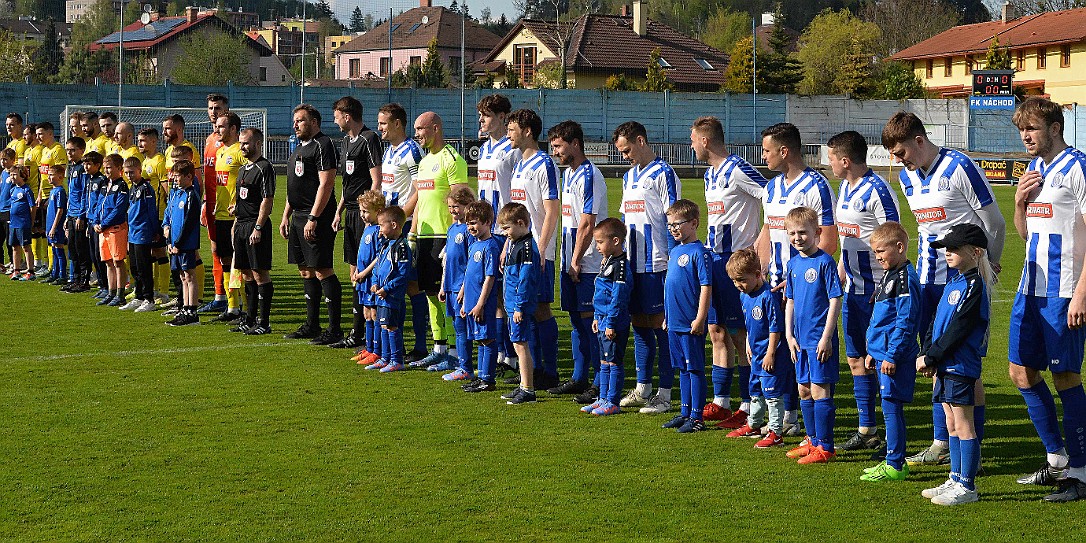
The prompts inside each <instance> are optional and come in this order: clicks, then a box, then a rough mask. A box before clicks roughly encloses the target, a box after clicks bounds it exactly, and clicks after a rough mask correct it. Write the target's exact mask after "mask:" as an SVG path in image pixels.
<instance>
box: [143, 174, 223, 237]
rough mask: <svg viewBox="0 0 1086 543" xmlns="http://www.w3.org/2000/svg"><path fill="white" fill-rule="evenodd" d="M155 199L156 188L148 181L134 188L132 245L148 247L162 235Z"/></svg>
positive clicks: (144, 180)
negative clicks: (147, 245)
mask: <svg viewBox="0 0 1086 543" xmlns="http://www.w3.org/2000/svg"><path fill="white" fill-rule="evenodd" d="M155 198H157V195H156V193H155V188H154V187H152V186H151V183H149V182H148V181H147V180H146V179H141V180H140V182H139V183H136V184H135V185H133V186H132V191H131V192H130V193H129V200H128V241H129V242H130V243H136V244H139V245H146V244H149V243H154V241H155V240H157V239H158V238H159V236H161V235H162V225H161V224H160V223H159V222H158V201H157V200H156V199H155ZM227 235H229V232H228V233H227Z"/></svg>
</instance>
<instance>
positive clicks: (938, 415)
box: [931, 403, 950, 441]
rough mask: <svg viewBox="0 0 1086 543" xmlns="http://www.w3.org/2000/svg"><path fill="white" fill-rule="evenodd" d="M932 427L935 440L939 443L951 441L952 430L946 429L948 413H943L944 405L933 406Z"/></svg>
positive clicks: (935, 404) (934, 404)
mask: <svg viewBox="0 0 1086 543" xmlns="http://www.w3.org/2000/svg"><path fill="white" fill-rule="evenodd" d="M931 425H932V427H933V429H934V430H933V434H934V436H933V437H934V438H935V439H936V440H938V441H949V440H950V430H947V427H946V413H944V412H943V404H942V403H933V404H931Z"/></svg>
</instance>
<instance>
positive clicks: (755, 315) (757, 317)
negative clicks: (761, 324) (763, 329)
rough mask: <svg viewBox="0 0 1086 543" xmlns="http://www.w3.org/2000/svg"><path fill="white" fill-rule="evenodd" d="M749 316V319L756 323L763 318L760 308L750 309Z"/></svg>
mask: <svg viewBox="0 0 1086 543" xmlns="http://www.w3.org/2000/svg"><path fill="white" fill-rule="evenodd" d="M750 316H751V318H753V319H754V320H756V321H760V320H762V317H763V315H762V308H760V307H755V308H754V309H751V310H750Z"/></svg>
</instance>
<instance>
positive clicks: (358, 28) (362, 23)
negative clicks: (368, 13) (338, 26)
mask: <svg viewBox="0 0 1086 543" xmlns="http://www.w3.org/2000/svg"><path fill="white" fill-rule="evenodd" d="M347 29H348V30H350V31H351V32H363V31H365V30H367V29H366V19H365V18H364V17H363V15H362V8H360V7H358V6H355V7H354V11H352V12H351V22H350V24H348V25H347Z"/></svg>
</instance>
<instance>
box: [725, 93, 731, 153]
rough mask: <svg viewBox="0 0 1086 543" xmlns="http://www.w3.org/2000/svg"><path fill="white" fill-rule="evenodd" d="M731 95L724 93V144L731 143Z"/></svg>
mask: <svg viewBox="0 0 1086 543" xmlns="http://www.w3.org/2000/svg"><path fill="white" fill-rule="evenodd" d="M731 134H732V93H731V92H728V91H724V142H725V143H731V141H732V137H731Z"/></svg>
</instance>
